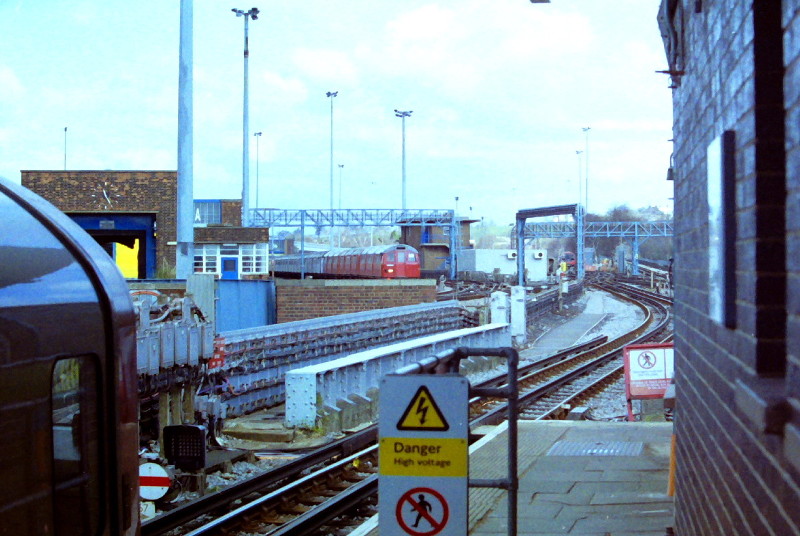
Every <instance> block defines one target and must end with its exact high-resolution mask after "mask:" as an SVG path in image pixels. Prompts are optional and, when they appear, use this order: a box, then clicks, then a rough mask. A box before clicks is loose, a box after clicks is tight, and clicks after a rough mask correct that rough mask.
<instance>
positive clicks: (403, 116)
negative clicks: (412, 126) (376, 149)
mask: <svg viewBox="0 0 800 536" xmlns="http://www.w3.org/2000/svg"><path fill="white" fill-rule="evenodd" d="M412 113H414V110H408V111H406V112H403V111H400V110H395V111H394V115H395V116H396V117H399V118H400V119H401V120H402V121H403V168H402V173H403V176H402V181H403V182H402V195H403V197H402V205H401V207H402V209H403V210H405V209H406V117H411V114H412Z"/></svg>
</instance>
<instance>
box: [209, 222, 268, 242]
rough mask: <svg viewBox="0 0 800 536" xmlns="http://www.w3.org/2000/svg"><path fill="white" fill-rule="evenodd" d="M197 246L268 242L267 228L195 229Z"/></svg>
mask: <svg viewBox="0 0 800 536" xmlns="http://www.w3.org/2000/svg"><path fill="white" fill-rule="evenodd" d="M194 241H195V243H197V244H203V243H207V244H208V243H210V244H226V243H233V244H248V243H255V242H261V243H263V242H269V228H268V227H216V226H214V227H195V228H194Z"/></svg>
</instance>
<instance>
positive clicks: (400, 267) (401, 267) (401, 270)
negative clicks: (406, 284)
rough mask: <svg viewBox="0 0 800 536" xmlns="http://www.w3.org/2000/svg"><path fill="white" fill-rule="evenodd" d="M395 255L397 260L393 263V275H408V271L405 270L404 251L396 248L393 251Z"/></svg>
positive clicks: (405, 256)
mask: <svg viewBox="0 0 800 536" xmlns="http://www.w3.org/2000/svg"><path fill="white" fill-rule="evenodd" d="M395 255H396V256H397V262H396V263H395V267H394V276H395V277H408V273H407V270H406V258H407V255H406V252H405V251H403V250H401V249H398V250H397V251H396V252H395Z"/></svg>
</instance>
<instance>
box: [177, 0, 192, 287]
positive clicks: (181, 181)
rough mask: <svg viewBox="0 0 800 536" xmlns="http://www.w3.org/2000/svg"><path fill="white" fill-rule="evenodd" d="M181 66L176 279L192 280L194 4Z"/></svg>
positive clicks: (188, 11) (184, 20)
mask: <svg viewBox="0 0 800 536" xmlns="http://www.w3.org/2000/svg"><path fill="white" fill-rule="evenodd" d="M180 7H181V22H180V52H179V56H180V59H179V65H178V207H177V209H178V210H177V215H176V222H177V227H178V233H177V248H176V257H175V275H176V276H177V277H178V279H188V278H189V276H190V275H191V274H192V273H193V272H194V223H193V221H194V192H193V180H194V178H193V175H194V170H193V157H194V148H193V147H194V145H193V130H194V126H193V122H194V119H193V77H192V68H193V49H194V41H193V36H192V26H193V17H194V13H193V11H194V9H193V0H181V5H180Z"/></svg>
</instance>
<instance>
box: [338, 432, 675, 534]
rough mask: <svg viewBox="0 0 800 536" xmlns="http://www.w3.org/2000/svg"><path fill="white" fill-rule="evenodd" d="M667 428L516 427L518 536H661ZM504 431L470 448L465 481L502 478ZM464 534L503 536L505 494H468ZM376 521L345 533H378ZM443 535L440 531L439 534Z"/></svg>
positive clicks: (667, 501) (669, 517) (667, 509)
mask: <svg viewBox="0 0 800 536" xmlns="http://www.w3.org/2000/svg"><path fill="white" fill-rule="evenodd" d="M671 435H672V423H606V422H602V423H598V422H587V421H538V422H521V423H520V426H519V478H520V481H519V496H518V516H519V518H518V522H517V534H519V535H520V536H526V535H536V536H553V535H564V534H569V535H581V536H633V535H636V536H664V534H665V532H666V527H669V526H672V525H673V500H672V497H668V496H667V494H666V492H667V479H668V474H669V447H670V439H671ZM505 453H506V428H505V426H499V427H497V429H496V430H495V431H494V432H493V433H492V434H490V435H487V436H486V437H484V438H483V439H482V440H480V441H479V442H477V443H475V444H474V445H473V446H472V447H471V448H470V476H471V477H472V478H502V477H504V476H505V475H506V464H505ZM469 505H470V506H469V507H470V512H469V520H468V527H469V534H470V535H472V536H505V535H507V534H508V518H507V508H508V506H507V503H506V493H505V492H504V491H502V490H495V489H477V488H473V489H470V492H469ZM378 524H379V520H378V519H376V518H373V519H372V520H371V521H370V522H369V523H368V524H365V525H364V526H363V527H361V528H360V529H358V530H357V531H354V532H353V533H351V535H352V536H363V535H367V534H369V535H371V536H375V535H378V534H379V533H380V531H379V527H378ZM443 534H444V532H443Z"/></svg>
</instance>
